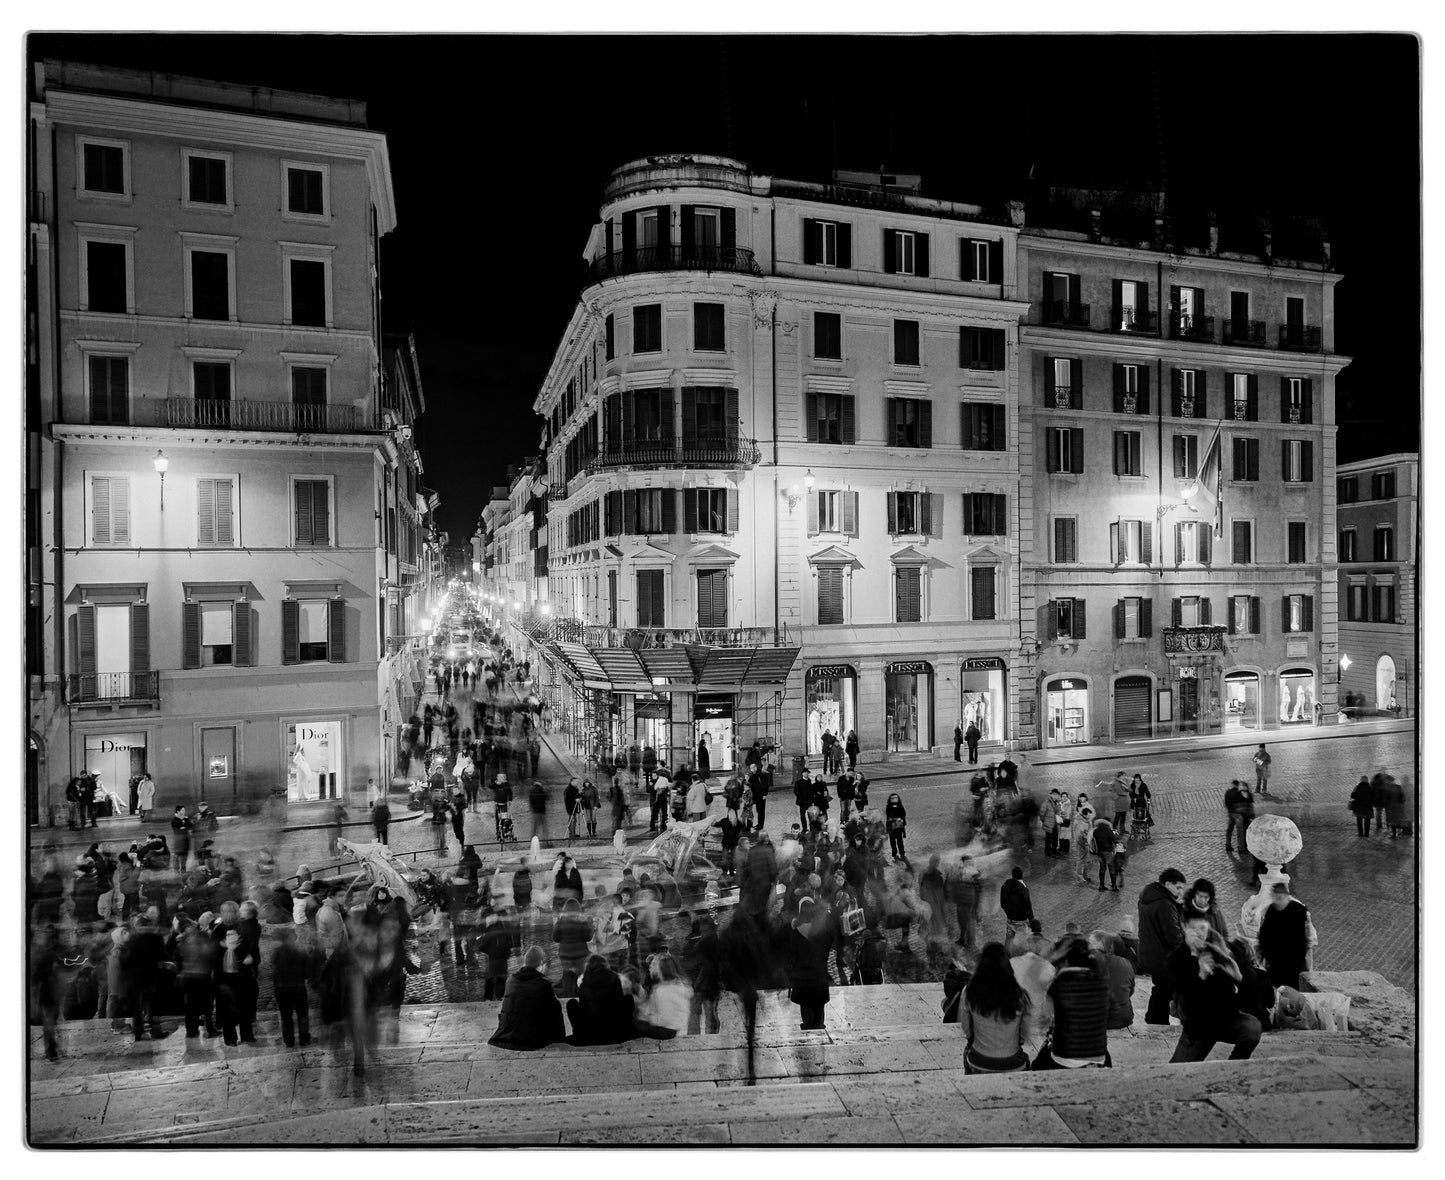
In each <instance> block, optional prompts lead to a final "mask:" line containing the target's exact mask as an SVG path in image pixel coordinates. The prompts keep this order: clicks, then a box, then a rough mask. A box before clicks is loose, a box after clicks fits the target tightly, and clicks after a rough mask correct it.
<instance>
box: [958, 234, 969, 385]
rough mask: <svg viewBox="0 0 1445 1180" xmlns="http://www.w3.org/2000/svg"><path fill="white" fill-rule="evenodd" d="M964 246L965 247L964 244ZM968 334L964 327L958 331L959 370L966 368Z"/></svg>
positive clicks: (966, 328)
mask: <svg viewBox="0 0 1445 1180" xmlns="http://www.w3.org/2000/svg"><path fill="white" fill-rule="evenodd" d="M964 244H965V245H967V243H966V242H965V243H964ZM968 333H969V329H968V327H967V326H966V325H965V326H964V327H961V328H959V330H958V367H959V368H960V369H966V368H968V356H969V350H968V339H969V336H968Z"/></svg>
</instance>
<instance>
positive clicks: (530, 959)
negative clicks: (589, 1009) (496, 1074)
mask: <svg viewBox="0 0 1445 1180" xmlns="http://www.w3.org/2000/svg"><path fill="white" fill-rule="evenodd" d="M546 965H547V955H546V952H544V951H543V950H542V948H541V947H538V946H529V947H528V948H527V951H526V953H525V954H524V955H523V956H522V966H521V968H520V969H519V970H517V971H516V972H514V973H513V974H512V976H511V977H510V978H509V979H508V980H507V988H506V994H505V995H504V996H503V998H502V1010H501V1012H499V1013H498V1015H497V1031H496V1032H494V1033H493V1034H492V1036H491V1038H490V1040H488V1042H487V1043H488V1044H489V1045H496V1046H498V1047H500V1048H503V1049H541V1048H544V1047H545V1046H547V1045H552V1044H555V1043H556V1042H558V1041H562V1040H565V1039H566V1036H567V1030H566V1028H565V1027H564V1026H563V1023H562V1007H561V1005H560V1004H559V1003H558V1002H557V997H556V995H555V994H553V991H552V985H551V984H550V983H548V982H547V977H546V976H545V975H544V974H543V973H542V968H544V967H545V966H546Z"/></svg>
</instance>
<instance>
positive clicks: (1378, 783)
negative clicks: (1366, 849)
mask: <svg viewBox="0 0 1445 1180" xmlns="http://www.w3.org/2000/svg"><path fill="white" fill-rule="evenodd" d="M1389 801H1390V776H1389V775H1388V774H1386V773H1385V772H1384V771H1383V770H1382V771H1380V773H1379V774H1377V775H1375V777H1374V778H1372V779H1371V780H1370V802H1371V803H1372V804H1373V805H1374V808H1375V831H1377V832H1383V831H1384V830H1385V804H1387V803H1388V802H1389Z"/></svg>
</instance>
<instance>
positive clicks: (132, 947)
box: [121, 910, 168, 1041]
mask: <svg viewBox="0 0 1445 1180" xmlns="http://www.w3.org/2000/svg"><path fill="white" fill-rule="evenodd" d="M155 920H156V915H155V911H154V910H148V911H147V912H146V913H145V914H144V915H138V916H137V918H136V920H135V922H134V924H133V925H132V927H131V936H130V938H129V939H128V940H127V942H126V943H125V946H124V948H123V949H122V951H121V967H122V969H123V970H124V972H125V977H126V983H125V990H126V994H127V996H128V997H129V999H130V1013H131V1034H132V1035H133V1037H134V1038H135V1039H136V1040H137V1041H143V1040H145V1038H146V1035H147V1033H149V1034H150V1036H151V1037H153V1038H154V1039H156V1040H159V1039H160V1038H162V1037H164V1036H165V1035H166V1034H165V1031H164V1029H163V1027H162V1025H161V1022H160V1020H159V1019H157V1014H156V993H157V990H158V988H159V986H160V982H161V979H160V976H161V969H162V965H163V964H167V963H168V961H167V959H166V948H165V939H164V937H163V936H162V935H161V932H160V931H159V930H157V929H156V926H155Z"/></svg>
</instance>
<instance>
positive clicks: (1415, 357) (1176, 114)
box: [28, 34, 1421, 543]
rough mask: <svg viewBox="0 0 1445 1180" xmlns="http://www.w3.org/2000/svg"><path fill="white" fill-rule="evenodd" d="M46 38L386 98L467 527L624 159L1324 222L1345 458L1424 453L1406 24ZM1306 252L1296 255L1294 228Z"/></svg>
mask: <svg viewBox="0 0 1445 1180" xmlns="http://www.w3.org/2000/svg"><path fill="white" fill-rule="evenodd" d="M28 52H29V55H30V57H31V58H32V60H33V59H38V58H42V57H51V56H54V57H69V58H71V59H73V60H78V61H90V62H96V63H101V64H113V65H127V66H132V67H135V68H140V69H155V70H165V71H168V72H171V73H178V74H190V75H195V76H200V77H210V78H218V79H222V80H226V81H233V82H243V83H251V84H254V85H258V86H271V87H280V88H286V89H294V90H304V91H309V92H313V93H319V94H328V95H335V96H341V97H347V98H360V99H365V100H367V102H368V103H369V106H370V121H371V124H372V126H373V127H375V128H376V129H378V130H381V131H384V132H386V134H387V138H388V147H389V151H390V155H391V165H392V175H393V183H394V187H395V191H396V200H397V210H398V228H397V229H396V230H395V231H394V232H393V233H392V234H390V235H389V236H388V237H387V238H385V239H384V240H383V246H382V294H383V316H384V327H385V329H386V330H387V331H411V332H412V333H413V334H414V335H415V337H416V341H417V350H418V355H419V356H420V359H421V365H422V380H423V384H424V387H425V391H426V398H427V413H426V416H425V417H424V419H423V421H422V423H421V425H420V428H419V430H418V437H419V439H420V441H421V446H422V454H423V459H424V461H425V464H426V470H427V482H428V483H429V484H430V485H431V486H433V487H435V488H436V489H437V490H438V491H439V492H440V493H441V498H442V510H441V520H442V525H443V527H444V528H446V529H447V530H448V531H449V532H450V533H451V536H452V540H453V543H457V542H464V541H465V539H466V538H467V537H468V536H469V535H470V534H471V531H472V529H473V528H474V527H475V524H476V520H477V516H478V514H479V512H480V511H481V508H482V506H483V505H484V504H485V502H486V495H487V491H488V489H489V488H490V487H491V486H492V485H493V484H495V483H499V482H503V481H504V479H505V472H506V467H507V465H508V464H509V463H515V462H517V461H518V460H519V459H520V458H521V457H522V456H524V455H527V454H531V453H534V452H535V450H536V448H537V443H538V431H539V427H540V420H538V419H536V418H534V417H533V416H532V414H531V403H532V399H533V398H534V397H535V395H536V393H537V390H538V388H539V386H540V384H541V381H542V379H543V377H544V376H545V374H546V371H547V367H548V365H549V363H550V361H551V358H552V354H553V351H554V349H555V348H556V346H557V343H558V341H559V340H560V338H561V333H562V331H563V329H564V328H565V326H566V324H567V321H568V318H569V316H570V315H571V313H572V309H573V307H574V306H575V302H576V298H577V294H578V291H579V290H580V286H581V283H582V280H583V279H584V277H585V267H584V265H583V263H582V261H581V251H582V247H583V245H584V244H585V242H586V240H587V234H588V231H589V229H590V227H591V225H592V223H593V221H594V220H595V218H596V215H597V207H598V204H599V202H600V198H601V190H602V185H603V182H604V181H605V179H606V176H607V173H608V172H609V171H610V170H611V169H612V168H613V167H615V166H616V165H618V164H620V163H622V162H624V161H626V160H630V159H633V158H636V157H638V156H643V155H651V154H656V153H660V152H716V153H721V154H725V155H731V156H734V157H737V158H739V159H742V160H744V161H746V162H747V163H748V164H749V165H750V166H751V167H752V168H753V169H754V170H755V171H758V172H766V173H772V174H774V175H780V176H787V177H792V178H796V179H807V180H826V179H827V177H828V174H829V172H830V171H831V169H832V168H834V167H842V168H875V167H886V168H889V169H892V170H896V171H901V172H918V173H921V174H922V176H923V192H924V194H925V195H926V196H933V197H940V198H945V199H957V200H963V201H977V202H981V203H985V204H991V203H996V202H1000V201H1002V200H1004V199H1007V198H1008V197H1011V196H1020V197H1027V196H1028V193H1029V177H1030V174H1031V173H1032V175H1033V181H1034V183H1035V184H1058V185H1084V186H1088V187H1100V188H1104V187H1110V188H1117V187H1130V186H1137V187H1140V188H1145V189H1154V188H1158V187H1165V188H1166V189H1167V191H1168V192H1169V194H1170V198H1169V199H1170V202H1171V204H1172V205H1175V206H1177V207H1179V208H1183V207H1185V206H1192V207H1193V208H1195V209H1205V208H1210V209H1217V210H1220V211H1225V210H1227V209H1229V208H1230V207H1232V206H1234V207H1242V208H1243V209H1244V210H1245V211H1246V212H1247V213H1248V214H1251V215H1252V214H1254V213H1258V212H1263V211H1268V212H1270V213H1271V214H1272V215H1273V216H1274V217H1275V219H1276V221H1283V220H1285V219H1287V218H1290V217H1294V216H1305V217H1314V218H1319V219H1321V220H1322V221H1323V222H1324V223H1325V224H1326V225H1327V226H1328V229H1329V238H1330V241H1331V244H1332V247H1333V254H1334V260H1335V268H1336V270H1338V271H1339V272H1340V273H1341V274H1343V275H1344V276H1345V278H1344V280H1343V281H1342V282H1341V283H1340V284H1339V286H1338V287H1337V288H1336V329H1337V336H1336V346H1337V349H1338V351H1340V352H1341V353H1344V354H1347V355H1349V356H1352V357H1353V358H1354V359H1353V361H1352V363H1351V365H1350V367H1349V368H1348V369H1346V370H1345V372H1344V373H1343V374H1342V375H1341V378H1340V380H1339V384H1338V391H1339V393H1338V399H1337V408H1336V413H1337V418H1338V420H1339V423H1340V430H1339V436H1338V437H1339V448H1340V459H1341V461H1348V460H1350V459H1357V458H1363V457H1366V456H1369V455H1372V454H1382V453H1387V452H1390V451H1397V450H1414V449H1416V448H1417V447H1418V446H1419V419H1420V370H1421V365H1420V326H1419V325H1420V266H1421V262H1420V172H1419V158H1420V156H1419V151H1420V126H1419V45H1418V43H1417V41H1416V40H1415V38H1413V37H1410V36H1403V35H1373V34H1321V35H1305V34H1298V35H1296V34H1291V35H1249V36H1242V35H1209V36H1206V35H1168V36H1123V35H1109V34H1098V35H1072V36H1061V35H1060V36H1055V35H1032V36H937V35H930V36H893V37H874V36H809V37H799V36H781V35H779V36H744V35H726V36H709V35H698V36H690V37H676V36H654V37H647V36H634V35H615V36H586V37H584V36H565V35H551V36H517V35H512V36H497V35H490V36H481V35H445V36H439V35H432V34H417V35H395V36H374V35H365V36H362V35H350V34H346V35H343V34H326V35H310V34H308V35H265V34H229V35H190V34H174V35H166V34H37V35H34V36H32V37H31V38H30V39H29V42H28ZM1280 252H1281V253H1283V252H1284V251H1283V250H1280Z"/></svg>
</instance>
